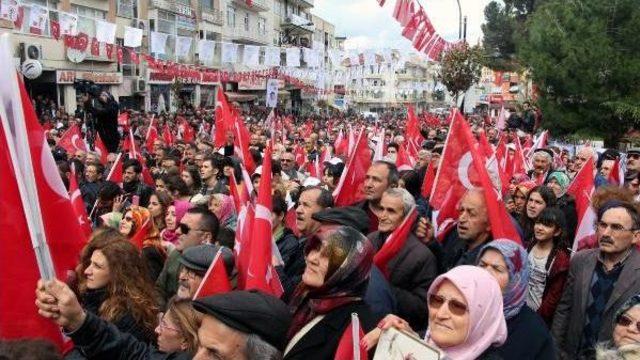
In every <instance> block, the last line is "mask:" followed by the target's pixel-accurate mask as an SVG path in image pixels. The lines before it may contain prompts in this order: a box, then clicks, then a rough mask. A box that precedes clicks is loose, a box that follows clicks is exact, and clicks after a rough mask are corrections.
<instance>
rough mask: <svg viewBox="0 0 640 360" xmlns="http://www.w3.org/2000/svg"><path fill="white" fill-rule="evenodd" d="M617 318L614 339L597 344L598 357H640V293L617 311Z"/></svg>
mask: <svg viewBox="0 0 640 360" xmlns="http://www.w3.org/2000/svg"><path fill="white" fill-rule="evenodd" d="M615 319H616V325H615V327H614V328H613V334H612V336H611V337H612V339H611V341H608V342H605V343H601V344H598V345H597V346H596V359H597V360H632V359H640V294H637V295H634V296H632V297H631V298H630V299H629V300H627V302H625V303H624V304H623V305H622V306H621V307H620V309H618V311H617V312H616V318H615Z"/></svg>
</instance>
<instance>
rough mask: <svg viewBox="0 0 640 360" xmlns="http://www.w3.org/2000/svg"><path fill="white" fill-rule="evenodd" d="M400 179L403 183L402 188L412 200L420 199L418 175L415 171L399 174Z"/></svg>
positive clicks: (405, 171)
mask: <svg viewBox="0 0 640 360" xmlns="http://www.w3.org/2000/svg"><path fill="white" fill-rule="evenodd" d="M400 178H401V179H402V181H403V182H404V188H405V189H406V190H407V191H408V192H409V194H411V195H412V196H413V198H414V199H418V198H420V196H421V195H420V187H421V182H420V175H419V174H418V172H417V171H415V170H404V171H401V172H400Z"/></svg>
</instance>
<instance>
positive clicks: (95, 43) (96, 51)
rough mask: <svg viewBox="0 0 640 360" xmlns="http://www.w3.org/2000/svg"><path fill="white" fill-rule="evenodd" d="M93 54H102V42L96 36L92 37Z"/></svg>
mask: <svg viewBox="0 0 640 360" xmlns="http://www.w3.org/2000/svg"><path fill="white" fill-rule="evenodd" d="M91 55H93V56H100V42H99V41H98V39H96V38H92V39H91Z"/></svg>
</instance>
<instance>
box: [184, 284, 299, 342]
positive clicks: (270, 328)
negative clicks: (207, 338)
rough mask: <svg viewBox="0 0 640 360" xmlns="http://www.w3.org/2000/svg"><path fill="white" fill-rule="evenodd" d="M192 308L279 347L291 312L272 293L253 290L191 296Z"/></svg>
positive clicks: (289, 322)
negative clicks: (192, 298) (192, 297)
mask: <svg viewBox="0 0 640 360" xmlns="http://www.w3.org/2000/svg"><path fill="white" fill-rule="evenodd" d="M193 308H194V309H196V310H197V311H199V312H201V313H204V314H207V315H211V316H213V317H215V318H216V319H218V320H219V321H221V322H222V323H224V324H225V325H227V326H229V327H230V328H232V329H235V330H238V331H241V332H243V333H246V334H256V335H258V336H260V337H261V338H262V339H263V340H264V341H266V342H268V343H269V344H271V345H273V346H274V347H276V348H277V349H279V350H280V351H282V350H284V347H285V345H286V343H287V331H288V330H289V326H290V325H291V313H290V312H289V308H288V307H287V305H285V303H284V302H282V301H281V300H280V299H278V298H276V297H274V296H271V295H267V294H265V293H262V292H259V291H256V290H252V291H239V290H237V291H230V292H228V293H225V294H219V295H213V296H207V297H204V298H201V299H198V300H195V301H193Z"/></svg>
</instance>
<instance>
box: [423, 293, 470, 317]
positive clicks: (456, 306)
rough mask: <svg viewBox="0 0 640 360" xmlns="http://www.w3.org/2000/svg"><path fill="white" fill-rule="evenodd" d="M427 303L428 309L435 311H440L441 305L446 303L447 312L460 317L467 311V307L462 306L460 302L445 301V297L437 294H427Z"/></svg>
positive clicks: (453, 300) (454, 300)
mask: <svg viewBox="0 0 640 360" xmlns="http://www.w3.org/2000/svg"><path fill="white" fill-rule="evenodd" d="M428 303H429V307H430V308H433V309H436V310H437V309H440V307H442V305H444V304H445V303H447V306H449V311H451V313H452V314H453V315H456V316H462V315H464V314H465V313H466V312H467V311H468V307H467V305H465V304H463V303H462V302H460V301H458V300H456V299H447V298H446V297H444V296H441V295H438V294H429V299H428Z"/></svg>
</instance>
